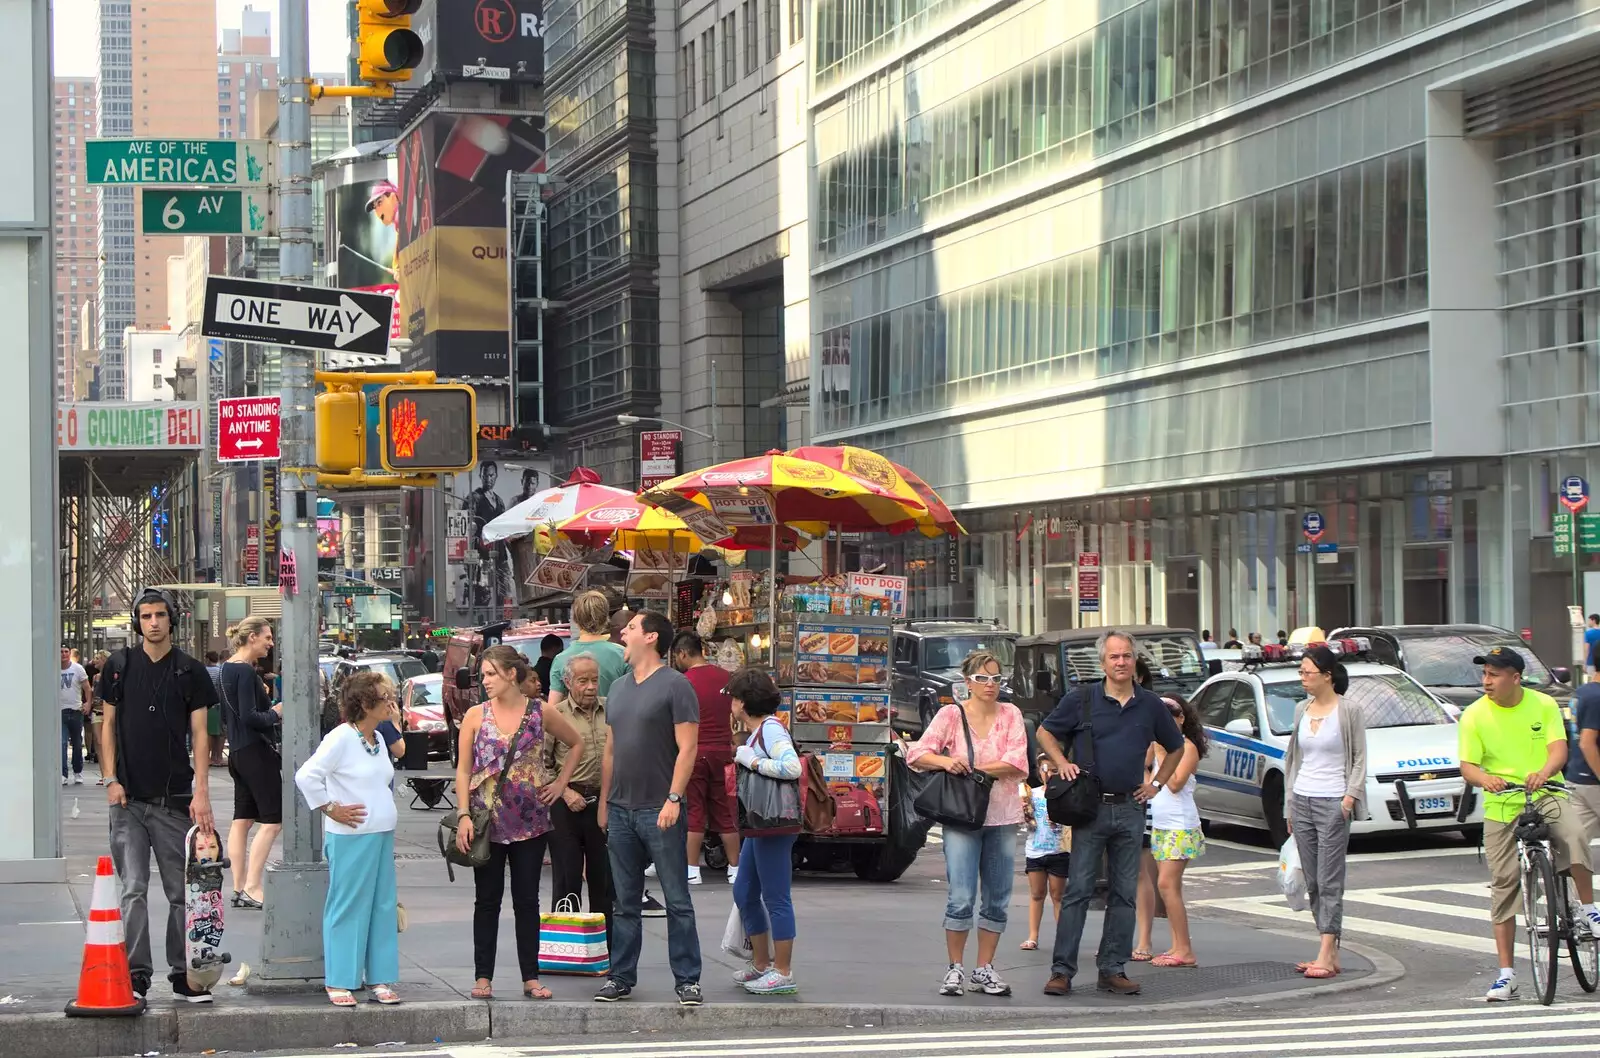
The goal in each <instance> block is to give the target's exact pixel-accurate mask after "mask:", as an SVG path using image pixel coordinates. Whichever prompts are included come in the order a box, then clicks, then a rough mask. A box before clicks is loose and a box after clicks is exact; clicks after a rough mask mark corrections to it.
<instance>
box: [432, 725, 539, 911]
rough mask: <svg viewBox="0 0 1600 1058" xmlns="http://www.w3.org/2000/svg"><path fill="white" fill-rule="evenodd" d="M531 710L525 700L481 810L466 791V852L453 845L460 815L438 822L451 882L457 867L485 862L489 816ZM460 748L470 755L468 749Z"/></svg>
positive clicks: (440, 840)
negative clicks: (469, 825) (468, 825)
mask: <svg viewBox="0 0 1600 1058" xmlns="http://www.w3.org/2000/svg"><path fill="white" fill-rule="evenodd" d="M533 710H534V704H533V700H532V699H529V701H528V708H527V709H526V710H524V711H523V714H522V723H520V724H518V725H517V733H516V734H514V735H512V736H511V742H510V743H509V744H508V745H507V746H506V762H505V764H504V765H503V766H502V767H501V768H500V778H499V779H497V780H495V784H494V790H493V792H492V793H491V794H490V796H488V797H485V798H484V799H483V807H482V808H472V807H471V791H468V794H467V797H468V809H467V816H468V818H469V819H471V820H472V844H470V845H468V846H467V851H466V852H462V851H461V848H460V846H458V845H457V844H456V830H457V828H458V827H459V826H460V824H461V815H460V812H459V811H458V812H457V813H456V814H455V815H451V816H446V817H445V818H444V819H441V820H439V834H438V838H439V852H440V854H441V855H442V856H444V866H445V871H446V872H447V873H448V874H449V875H450V880H451V881H452V882H453V881H455V880H456V868H457V867H473V868H477V867H485V866H487V865H488V863H489V817H490V816H492V815H493V814H494V803H495V801H497V800H498V799H499V797H500V787H501V785H502V784H503V783H504V782H505V781H506V776H507V775H508V774H510V772H511V762H512V761H513V760H515V759H516V756H517V745H518V744H519V743H520V742H521V741H522V732H523V731H525V730H526V729H527V727H528V717H530V716H532V715H533ZM463 749H464V750H465V751H466V752H471V747H470V746H467V747H463Z"/></svg>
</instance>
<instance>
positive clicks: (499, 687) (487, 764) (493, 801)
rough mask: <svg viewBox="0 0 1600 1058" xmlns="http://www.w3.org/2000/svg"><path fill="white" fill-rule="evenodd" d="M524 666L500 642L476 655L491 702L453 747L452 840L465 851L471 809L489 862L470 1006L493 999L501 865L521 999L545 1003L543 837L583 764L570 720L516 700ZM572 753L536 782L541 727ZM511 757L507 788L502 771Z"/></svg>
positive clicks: (465, 722)
mask: <svg viewBox="0 0 1600 1058" xmlns="http://www.w3.org/2000/svg"><path fill="white" fill-rule="evenodd" d="M532 671H533V670H532V668H531V667H530V666H529V665H528V661H527V659H526V658H524V657H523V656H522V655H521V654H519V653H517V651H516V650H514V649H513V648H511V647H508V646H505V645H504V644H500V645H498V646H493V647H490V648H489V649H488V650H485V651H484V652H483V659H482V670H481V672H482V679H483V692H484V694H485V695H486V696H487V698H488V700H487V701H485V702H484V703H483V704H482V705H475V706H473V707H472V708H471V709H468V710H467V715H466V716H465V717H463V718H462V720H461V733H460V740H459V743H458V745H460V746H462V747H468V746H470V747H471V752H470V753H467V752H464V751H463V752H461V753H459V754H458V759H457V763H456V804H457V805H459V806H461V807H460V816H461V820H460V823H459V824H458V829H457V831H456V840H457V843H458V844H459V846H460V848H461V851H463V852H465V851H466V850H467V849H468V848H469V847H470V846H471V845H472V838H473V830H472V816H471V812H472V810H473V809H482V808H484V807H485V806H487V807H488V808H489V809H490V812H489V862H488V864H486V865H485V866H483V867H479V868H477V869H476V870H475V871H473V883H474V886H475V888H476V890H477V897H476V900H475V901H474V903H473V909H472V961H473V965H474V971H473V972H474V974H475V975H476V977H477V980H476V981H474V982H473V986H472V997H473V998H474V999H490V998H493V996H494V985H493V983H492V982H493V980H494V958H495V946H496V941H497V940H498V939H499V935H500V903H501V900H502V899H503V898H504V896H505V887H506V867H507V865H508V864H509V865H510V868H511V908H512V911H513V913H514V914H515V915H516V922H517V962H518V964H519V966H520V967H521V970H522V993H523V995H525V996H527V997H528V998H530V999H549V998H550V990H549V989H548V988H545V987H544V986H542V985H541V984H539V873H540V869H541V868H542V867H543V866H544V846H545V837H544V836H545V834H547V833H548V832H549V830H550V804H551V803H552V802H553V801H555V799H556V798H558V797H560V796H561V795H562V794H563V793H564V792H565V791H566V788H567V780H568V779H569V778H571V776H572V769H573V768H575V767H577V765H578V762H579V761H580V760H582V759H583V736H582V735H580V734H579V733H578V731H577V729H576V728H574V727H573V726H572V722H571V721H570V720H568V719H567V718H566V717H564V716H562V715H561V714H560V713H557V712H556V711H554V710H551V711H550V713H549V715H545V714H544V710H543V704H544V703H542V702H541V701H539V700H538V699H537V698H530V697H528V696H527V695H526V694H524V693H523V692H522V689H521V684H522V683H523V682H524V681H526V680H527V679H528V677H529V675H530V674H531V673H532ZM546 726H548V727H549V729H550V734H551V735H553V736H554V737H556V738H557V739H559V740H561V741H562V742H564V743H566V744H567V745H568V746H570V747H571V752H569V753H568V754H567V760H566V764H565V765H564V766H563V767H562V769H561V774H560V775H558V776H556V777H555V779H554V780H553V781H547V778H546V777H545V776H544V775H542V774H541V768H540V764H539V762H540V757H541V754H540V749H541V747H542V744H543V742H544V731H545V727H546ZM507 753H510V754H511V755H512V757H511V767H510V768H509V770H506V778H505V782H504V783H501V782H500V781H499V780H500V772H501V770H502V769H505V766H506V754H507Z"/></svg>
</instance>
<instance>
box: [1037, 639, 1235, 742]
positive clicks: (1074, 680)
mask: <svg viewBox="0 0 1600 1058" xmlns="http://www.w3.org/2000/svg"><path fill="white" fill-rule="evenodd" d="M1106 631H1107V629H1104V628H1068V629H1065V630H1063V631H1059V632H1043V633H1040V634H1039V635H1036V636H1028V637H1027V638H1025V639H1019V640H1018V641H1017V665H1016V670H1015V672H1014V673H1013V674H1012V677H1011V690H1012V693H1013V694H1014V695H1015V699H1014V700H1015V701H1016V703H1017V708H1019V709H1021V710H1022V715H1023V716H1024V717H1026V718H1027V719H1028V720H1029V721H1030V722H1032V723H1034V724H1037V723H1038V722H1039V721H1040V720H1042V719H1044V717H1045V716H1046V715H1048V714H1049V712H1050V710H1052V709H1054V708H1055V707H1056V703H1057V702H1058V701H1060V700H1061V696H1062V695H1063V694H1065V693H1066V692H1067V691H1068V690H1070V689H1071V688H1073V687H1076V686H1077V685H1078V684H1080V683H1090V682H1093V681H1094V680H1103V679H1105V673H1104V672H1102V671H1101V669H1100V647H1099V643H1100V636H1101V635H1103V634H1104V633H1105V632H1106ZM1118 631H1122V632H1127V633H1128V634H1129V635H1131V636H1133V637H1134V639H1136V640H1138V643H1139V653H1140V655H1141V656H1142V657H1143V658H1144V659H1145V661H1146V662H1147V663H1148V664H1149V666H1150V675H1151V680H1150V682H1151V685H1152V689H1153V690H1154V691H1155V692H1156V693H1157V694H1171V693H1174V692H1176V693H1177V694H1181V695H1182V696H1183V697H1185V698H1190V697H1193V696H1194V692H1195V691H1197V690H1199V689H1200V685H1201V684H1202V683H1204V682H1205V681H1206V679H1207V678H1208V677H1209V676H1210V675H1211V672H1210V670H1209V669H1208V668H1207V665H1206V662H1205V659H1204V657H1203V656H1202V655H1201V653H1200V640H1199V637H1197V636H1196V635H1195V634H1194V632H1193V631H1192V630H1190V629H1188V628H1167V627H1165V626H1163V625H1132V626H1130V627H1126V628H1121V629H1118Z"/></svg>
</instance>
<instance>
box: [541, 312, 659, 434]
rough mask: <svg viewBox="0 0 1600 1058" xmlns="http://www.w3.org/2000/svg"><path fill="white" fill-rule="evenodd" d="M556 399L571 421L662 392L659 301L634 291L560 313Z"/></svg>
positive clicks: (653, 397)
mask: <svg viewBox="0 0 1600 1058" xmlns="http://www.w3.org/2000/svg"><path fill="white" fill-rule="evenodd" d="M553 344H554V346H555V348H558V349H561V350H562V358H561V364H560V366H559V367H558V368H557V369H556V386H555V394H554V395H555V400H556V403H557V405H558V412H559V414H560V415H561V416H562V417H563V418H564V419H567V420H572V419H578V418H583V417H592V416H595V415H598V414H600V413H603V412H606V411H608V410H610V409H613V408H617V409H620V408H623V407H626V406H628V405H629V404H630V402H633V401H639V400H644V401H653V400H654V399H658V398H659V396H660V383H659V379H660V372H661V324H660V314H659V310H658V307H657V301H656V299H655V298H653V297H649V296H646V295H643V294H641V293H639V292H630V293H628V294H626V295H624V296H622V297H619V298H617V299H615V300H612V301H608V302H606V303H603V304H600V305H596V306H593V307H591V308H589V309H587V310H586V311H583V312H580V313H574V314H570V315H565V316H563V317H561V318H560V319H559V320H558V322H557V324H556V326H555V328H554V342H553Z"/></svg>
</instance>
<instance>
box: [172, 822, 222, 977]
mask: <svg viewBox="0 0 1600 1058" xmlns="http://www.w3.org/2000/svg"><path fill="white" fill-rule="evenodd" d="M183 849H184V863H183V883H184V900H183V936H184V952H183V955H184V961H185V962H187V963H188V964H189V987H190V988H196V989H205V990H207V991H210V989H211V988H212V986H214V985H215V984H216V983H217V981H218V980H219V979H220V978H221V977H222V967H223V966H224V965H225V964H227V963H228V962H229V961H230V960H231V956H229V955H228V953H227V952H225V951H223V950H222V869H223V868H224V867H226V866H228V861H227V860H226V859H225V858H224V857H223V855H222V848H221V846H220V844H219V843H218V841H217V835H216V833H215V832H212V833H210V834H205V835H202V834H201V833H200V828H199V827H190V828H189V833H188V835H187V836H186V837H185V838H184V840H183Z"/></svg>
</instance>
